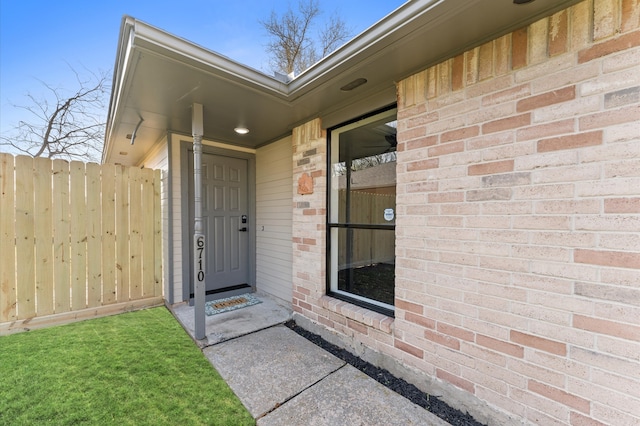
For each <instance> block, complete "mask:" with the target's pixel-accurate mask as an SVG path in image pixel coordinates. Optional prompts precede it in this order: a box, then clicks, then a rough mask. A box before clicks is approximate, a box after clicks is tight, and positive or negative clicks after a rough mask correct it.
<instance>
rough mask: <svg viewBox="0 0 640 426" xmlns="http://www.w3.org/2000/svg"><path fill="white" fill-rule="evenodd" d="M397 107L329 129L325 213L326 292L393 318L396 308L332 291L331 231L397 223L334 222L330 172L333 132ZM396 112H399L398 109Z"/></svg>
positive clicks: (378, 110)
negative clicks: (332, 218)
mask: <svg viewBox="0 0 640 426" xmlns="http://www.w3.org/2000/svg"><path fill="white" fill-rule="evenodd" d="M397 108H398V106H397V104H395V103H394V104H392V105H388V106H386V107H384V108H380V109H377V110H375V111H372V112H370V113H367V114H364V115H361V116H359V117H356V118H354V119H352V120H349V121H345V122H343V123H340V124H338V125H336V126H333V127H331V128H328V129H327V183H326V188H327V190H326V206H327V209H326V215H325V225H326V228H325V229H326V238H325V240H326V251H325V253H326V258H325V262H326V265H325V271H326V273H325V279H326V283H325V285H326V294H327V295H328V296H331V297H334V298H336V299H339V300H342V301H345V302H348V303H351V304H354V305H356V306H360V307H362V308H365V309H368V310H371V311H374V312H378V313H381V314H383V315H386V316H389V317H392V318H394V317H395V310H392V309H388V308H385V307H382V306H379V305H376V304H374V303H368V302H366V301H364V300H361V299H358V298H355V297H349V296H347V295H344V294H342V293H336V292H334V291H332V289H331V274H332V270H331V268H332V265H331V250H332V247H331V232H332V230H333V229H380V230H392V231H393V232H394V234H395V229H396V225H395V224H393V225H387V224H354V223H350V224H347V223H332V222H331V221H330V220H329V218H330V214H331V209H332V206H331V196H332V194H331V191H332V188H331V175H330V174H331V167H332V164H331V142H332V141H331V134H332V133H333V131H334V130H337V129H339V128H341V127H345V126H348V125H351V124H354V123H357V122H359V121H362V120H366V119H367V118H370V117H373V116H376V115H379V114H382V113H385V112H387V111H391V110H394V109H396V110H397ZM396 114H397V111H396ZM335 249H336V250H337V249H338V248H337V247H336V248H335ZM394 287H395V278H394ZM394 305H395V300H394Z"/></svg>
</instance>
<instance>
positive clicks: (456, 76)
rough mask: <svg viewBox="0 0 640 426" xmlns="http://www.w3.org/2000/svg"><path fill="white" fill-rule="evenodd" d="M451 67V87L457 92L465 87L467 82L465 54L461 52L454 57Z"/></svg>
mask: <svg viewBox="0 0 640 426" xmlns="http://www.w3.org/2000/svg"><path fill="white" fill-rule="evenodd" d="M451 68H452V69H451V89H452V90H453V91H454V92H455V91H457V90H460V89H463V88H464V84H465V78H464V77H465V75H464V54H460V55H458V56H456V57H455V58H453V63H452V65H451Z"/></svg>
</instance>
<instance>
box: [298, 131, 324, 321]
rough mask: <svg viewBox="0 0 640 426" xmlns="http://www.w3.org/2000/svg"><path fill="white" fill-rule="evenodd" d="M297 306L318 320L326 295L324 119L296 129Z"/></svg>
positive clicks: (303, 312)
mask: <svg viewBox="0 0 640 426" xmlns="http://www.w3.org/2000/svg"><path fill="white" fill-rule="evenodd" d="M292 143H293V188H292V190H293V225H292V226H293V241H292V243H293V301H292V303H293V309H294V311H296V312H299V313H301V314H302V315H304V316H306V317H307V318H309V319H311V320H314V321H316V320H317V313H316V312H315V308H314V305H317V301H318V299H319V298H320V297H321V296H322V295H324V294H325V292H326V291H325V287H326V285H325V282H326V280H325V277H326V274H325V263H326V261H325V259H326V253H325V247H326V244H325V238H326V237H325V235H326V234H325V229H326V226H325V224H326V187H327V185H326V175H327V174H326V164H327V156H326V152H327V149H326V145H327V142H326V132H324V131H323V130H322V128H321V127H320V119H315V120H312V121H310V122H308V123H305V124H303V125H302V126H299V127H296V128H295V129H293V137H292Z"/></svg>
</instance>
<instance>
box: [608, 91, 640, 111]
mask: <svg viewBox="0 0 640 426" xmlns="http://www.w3.org/2000/svg"><path fill="white" fill-rule="evenodd" d="M639 102H640V86H636V87H628V88H625V89H620V90H617V91H615V92H610V93H607V94H605V95H604V107H605V108H606V109H611V108H618V107H621V106H625V105H630V104H635V103H639Z"/></svg>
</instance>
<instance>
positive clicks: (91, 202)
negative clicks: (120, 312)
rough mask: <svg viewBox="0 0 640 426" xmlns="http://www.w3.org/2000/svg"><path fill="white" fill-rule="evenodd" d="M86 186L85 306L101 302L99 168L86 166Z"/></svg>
mask: <svg viewBox="0 0 640 426" xmlns="http://www.w3.org/2000/svg"><path fill="white" fill-rule="evenodd" d="M85 182H86V185H87V306H88V307H90V308H92V307H95V306H100V303H101V301H102V273H101V270H102V259H101V258H102V250H101V248H102V226H101V222H102V206H101V205H100V166H99V165H98V164H96V163H87V164H86V180H85Z"/></svg>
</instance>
